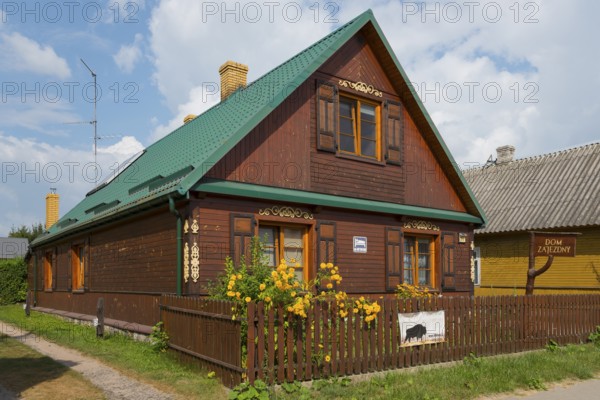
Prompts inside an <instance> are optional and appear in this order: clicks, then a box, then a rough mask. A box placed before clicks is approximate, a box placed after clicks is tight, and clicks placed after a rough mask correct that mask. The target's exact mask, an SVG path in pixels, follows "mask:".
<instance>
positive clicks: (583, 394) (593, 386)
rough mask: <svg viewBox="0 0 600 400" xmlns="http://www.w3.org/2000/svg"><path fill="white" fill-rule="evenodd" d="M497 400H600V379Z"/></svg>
mask: <svg viewBox="0 0 600 400" xmlns="http://www.w3.org/2000/svg"><path fill="white" fill-rule="evenodd" d="M495 399H496V400H570V399H574V400H575V399H576V400H598V399H600V379H590V380H588V381H578V382H574V383H572V384H569V385H568V386H561V384H560V383H559V384H558V385H557V386H554V387H552V388H550V389H549V390H546V391H541V392H533V393H530V392H527V393H526V394H524V395H523V396H518V395H514V394H513V395H510V396H507V397H496V398H495Z"/></svg>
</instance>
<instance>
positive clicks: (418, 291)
mask: <svg viewBox="0 0 600 400" xmlns="http://www.w3.org/2000/svg"><path fill="white" fill-rule="evenodd" d="M432 296H433V295H432V294H431V293H430V292H429V288H427V287H426V286H418V285H411V284H408V283H403V284H401V285H398V286H396V297H397V298H398V299H412V298H414V297H417V298H425V299H427V298H430V297H432Z"/></svg>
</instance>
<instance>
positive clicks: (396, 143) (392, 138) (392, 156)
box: [385, 100, 404, 165]
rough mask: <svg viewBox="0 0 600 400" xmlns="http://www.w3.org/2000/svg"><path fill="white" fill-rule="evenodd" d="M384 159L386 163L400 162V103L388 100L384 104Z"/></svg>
mask: <svg viewBox="0 0 600 400" xmlns="http://www.w3.org/2000/svg"><path fill="white" fill-rule="evenodd" d="M385 110H386V112H385V140H386V151H385V159H386V162H387V163H388V164H396V165H400V164H402V149H403V146H404V144H403V141H404V116H403V114H402V104H400V103H398V102H395V101H390V100H388V101H387V102H386V104H385Z"/></svg>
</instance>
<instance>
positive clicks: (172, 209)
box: [169, 196, 183, 296]
mask: <svg viewBox="0 0 600 400" xmlns="http://www.w3.org/2000/svg"><path fill="white" fill-rule="evenodd" d="M169 211H170V212H171V214H173V215H174V216H175V218H177V228H176V229H177V274H176V275H177V296H181V295H182V287H181V280H182V271H183V260H182V257H181V253H182V251H183V245H182V242H183V237H182V234H181V233H182V231H183V227H182V225H183V224H182V221H181V214H180V213H179V211H177V209H176V208H175V200H173V197H171V196H169Z"/></svg>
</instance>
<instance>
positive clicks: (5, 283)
mask: <svg viewBox="0 0 600 400" xmlns="http://www.w3.org/2000/svg"><path fill="white" fill-rule="evenodd" d="M26 295H27V265H26V264H25V261H24V260H23V259H22V258H13V259H10V260H0V305H7V304H14V303H18V302H20V301H24V300H25V296H26Z"/></svg>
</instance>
